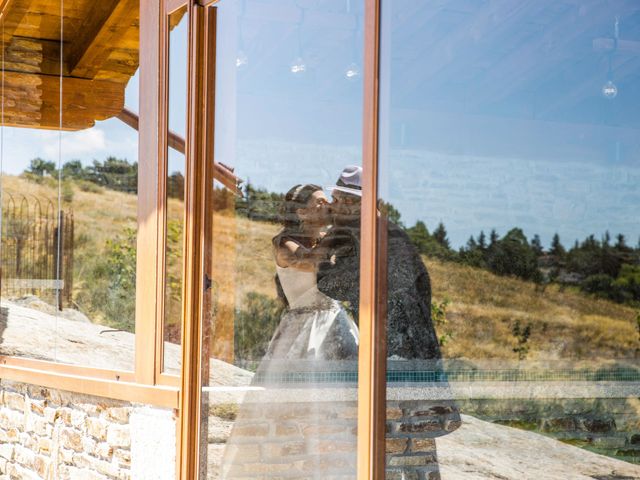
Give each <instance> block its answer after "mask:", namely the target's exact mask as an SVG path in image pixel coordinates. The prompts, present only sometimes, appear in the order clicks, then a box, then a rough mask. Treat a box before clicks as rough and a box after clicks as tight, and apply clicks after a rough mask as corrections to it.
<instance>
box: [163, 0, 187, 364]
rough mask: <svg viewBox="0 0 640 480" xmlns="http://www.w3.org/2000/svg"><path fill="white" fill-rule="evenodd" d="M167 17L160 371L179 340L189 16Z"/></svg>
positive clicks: (175, 355) (171, 360) (173, 359)
mask: <svg viewBox="0 0 640 480" xmlns="http://www.w3.org/2000/svg"><path fill="white" fill-rule="evenodd" d="M168 19H169V28H170V33H169V65H168V72H169V78H168V82H169V83H168V89H169V103H168V112H167V114H168V124H167V128H168V147H167V163H166V180H165V181H166V184H165V194H166V195H165V220H166V227H165V258H164V265H165V268H164V276H165V279H164V285H165V287H164V288H165V293H164V328H163V338H164V370H165V371H167V372H169V373H174V374H178V373H179V371H180V370H179V369H180V362H181V356H180V355H181V354H180V342H181V339H182V289H183V286H184V285H183V283H184V282H183V268H184V258H183V252H184V221H185V188H184V186H185V173H186V161H185V145H186V142H185V138H186V131H187V128H186V122H187V73H188V69H187V49H188V26H189V16H188V15H187V7H186V5H185V6H184V7H181V8H180V9H178V10H176V11H175V12H173V13H172V14H171V15H169V17H168Z"/></svg>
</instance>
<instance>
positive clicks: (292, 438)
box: [212, 266, 358, 480]
mask: <svg viewBox="0 0 640 480" xmlns="http://www.w3.org/2000/svg"><path fill="white" fill-rule="evenodd" d="M276 268H277V274H278V277H279V279H280V284H281V286H282V290H283V292H284V294H285V296H286V297H287V302H288V304H289V307H288V308H287V309H286V310H285V312H284V313H283V315H282V318H281V320H280V323H279V325H278V327H277V328H276V331H275V333H274V334H273V337H272V338H271V341H270V343H269V346H268V349H267V353H266V354H265V356H264V357H263V359H262V361H261V362H260V365H259V366H258V369H257V371H256V373H255V375H254V378H253V381H252V383H251V387H250V389H249V391H247V392H246V394H245V395H244V400H243V401H242V403H241V404H240V405H239V407H240V408H239V411H238V416H237V418H236V419H235V422H234V425H233V429H232V431H231V434H230V435H229V438H228V439H227V442H226V446H225V450H224V454H223V456H222V458H221V464H220V477H216V476H214V477H212V478H222V479H225V480H231V479H236V478H237V479H241V478H242V479H245V480H246V479H256V480H257V479H265V480H266V479H274V480H275V479H276V478H278V479H280V478H283V477H286V478H287V479H291V480H293V479H307V480H308V479H314V480H324V479H326V478H328V477H333V476H337V475H338V474H341V475H344V474H345V472H347V477H355V459H356V456H355V450H356V441H357V436H356V430H357V428H356V425H357V419H356V416H355V413H354V412H355V411H356V408H355V402H354V400H353V399H352V398H351V397H353V391H354V390H355V385H356V383H355V381H354V380H352V381H351V382H347V383H344V380H341V379H342V378H343V377H344V374H345V372H353V373H355V367H356V365H357V363H356V361H357V358H358V327H357V326H356V324H355V323H354V321H353V320H352V319H351V317H350V316H349V314H348V313H347V312H346V311H345V309H344V308H342V306H341V305H340V303H339V302H337V301H336V300H333V299H331V298H329V297H327V296H326V295H324V294H323V293H322V292H320V291H319V290H318V287H317V284H316V274H315V273H314V272H304V271H301V270H297V269H293V268H282V267H279V266H276ZM336 373H339V375H336ZM354 378H355V377H354ZM346 391H349V392H350V395H349V394H348V393H346ZM347 399H348V400H347ZM336 441H339V444H340V446H341V451H339V452H336V451H334V450H333V449H332V448H330V446H331V445H334V444H335V443H336Z"/></svg>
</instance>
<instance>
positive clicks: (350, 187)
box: [327, 165, 362, 197]
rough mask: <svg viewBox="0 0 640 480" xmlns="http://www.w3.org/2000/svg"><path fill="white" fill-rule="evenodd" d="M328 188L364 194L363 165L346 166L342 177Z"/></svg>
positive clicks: (357, 194) (341, 174)
mask: <svg viewBox="0 0 640 480" xmlns="http://www.w3.org/2000/svg"><path fill="white" fill-rule="evenodd" d="M327 190H338V191H340V192H344V193H349V194H351V195H356V196H358V197H361V196H362V167H359V166H358V165H348V166H346V167H344V169H343V170H342V173H340V178H338V181H337V182H336V184H335V185H332V186H330V187H327Z"/></svg>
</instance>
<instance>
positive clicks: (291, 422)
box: [207, 394, 460, 480]
mask: <svg viewBox="0 0 640 480" xmlns="http://www.w3.org/2000/svg"><path fill="white" fill-rule="evenodd" d="M291 397H293V398H295V396H294V395H291ZM260 400H262V401H260ZM234 408H237V410H235V411H237V415H234V414H231V415H230V414H229V412H233V411H234ZM357 414H358V409H357V403H356V402H355V401H340V400H337V401H328V400H327V398H326V397H323V396H322V395H321V394H318V395H317V396H314V398H313V399H307V400H306V401H298V402H290V401H276V402H268V401H264V399H260V397H259V396H253V398H252V396H251V395H249V396H248V399H247V398H246V399H245V401H244V402H243V403H240V404H239V405H237V406H236V405H233V404H227V405H221V404H217V405H213V406H212V408H210V415H209V423H208V438H209V449H208V455H209V458H208V471H207V478H208V479H210V480H215V479H220V478H224V479H233V478H242V479H249V478H256V479H257V478H261V479H267V478H273V479H276V478H278V479H280V478H323V479H335V480H337V479H341V480H352V479H353V478H355V475H356V458H357V457H356V448H357ZM459 426H460V417H459V415H458V413H457V410H456V409H455V408H453V407H452V406H451V405H450V404H448V403H447V402H443V401H438V400H433V401H430V400H417V401H416V400H414V401H394V402H389V403H388V405H387V433H386V453H387V454H386V469H387V478H388V479H389V480H436V479H438V478H439V471H438V461H437V452H436V444H435V440H434V438H436V437H438V436H441V435H446V434H447V433H449V432H451V431H454V430H456V429H457V428H458V427H459Z"/></svg>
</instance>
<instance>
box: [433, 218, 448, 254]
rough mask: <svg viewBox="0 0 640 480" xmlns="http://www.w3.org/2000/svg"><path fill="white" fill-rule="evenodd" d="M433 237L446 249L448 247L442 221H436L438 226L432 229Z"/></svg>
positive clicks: (445, 230)
mask: <svg viewBox="0 0 640 480" xmlns="http://www.w3.org/2000/svg"><path fill="white" fill-rule="evenodd" d="M433 238H434V239H435V241H436V242H438V243H439V244H440V245H442V246H443V247H444V248H446V249H450V248H451V245H450V244H449V239H448V238H447V229H446V228H445V227H444V224H443V223H442V222H440V223H438V226H437V227H436V229H435V230H434V231H433Z"/></svg>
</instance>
